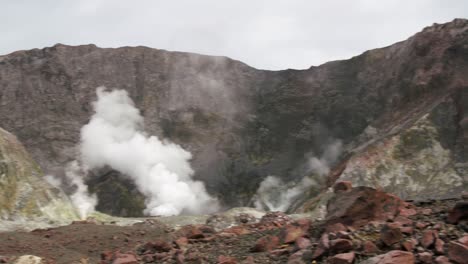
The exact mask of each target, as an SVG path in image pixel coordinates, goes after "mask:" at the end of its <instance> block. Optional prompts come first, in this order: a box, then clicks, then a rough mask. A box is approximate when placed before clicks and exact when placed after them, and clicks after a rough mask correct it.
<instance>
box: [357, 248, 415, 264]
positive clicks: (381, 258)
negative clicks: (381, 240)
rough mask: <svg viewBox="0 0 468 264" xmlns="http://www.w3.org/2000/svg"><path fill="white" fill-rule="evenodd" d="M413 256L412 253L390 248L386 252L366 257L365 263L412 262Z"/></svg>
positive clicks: (389, 263)
mask: <svg viewBox="0 0 468 264" xmlns="http://www.w3.org/2000/svg"><path fill="white" fill-rule="evenodd" d="M414 262H415V258H414V255H413V253H410V252H406V251H400V250H392V251H389V252H388V253H386V254H382V255H378V256H375V257H373V258H370V259H368V260H367V261H365V262H364V263H366V264H414Z"/></svg>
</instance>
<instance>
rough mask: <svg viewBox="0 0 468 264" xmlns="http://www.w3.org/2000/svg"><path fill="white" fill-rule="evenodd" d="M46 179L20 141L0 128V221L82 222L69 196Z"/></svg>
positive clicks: (0, 225)
mask: <svg viewBox="0 0 468 264" xmlns="http://www.w3.org/2000/svg"><path fill="white" fill-rule="evenodd" d="M43 176H44V175H43V173H42V171H41V169H40V168H39V166H38V165H37V164H36V163H35V162H34V161H33V160H32V159H31V157H30V156H29V154H28V153H27V152H26V150H25V149H24V147H23V146H22V145H21V143H20V142H18V140H17V139H16V137H15V136H13V135H11V134H10V133H8V132H6V131H5V130H3V129H1V128H0V193H1V195H0V220H11V221H16V223H18V222H21V221H28V220H32V219H38V218H44V219H47V220H54V221H65V220H73V219H79V217H78V214H77V212H76V211H75V209H74V208H73V206H72V204H71V202H70V200H69V199H68V198H67V196H66V195H65V194H64V193H63V192H62V191H61V190H59V189H57V188H54V187H53V186H51V185H50V184H48V183H47V182H46V181H45V180H44V178H43ZM1 227H2V224H0V229H1Z"/></svg>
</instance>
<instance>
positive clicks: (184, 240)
mask: <svg viewBox="0 0 468 264" xmlns="http://www.w3.org/2000/svg"><path fill="white" fill-rule="evenodd" d="M174 243H175V244H176V245H177V246H178V247H179V248H184V247H186V246H187V245H188V243H189V241H188V239H187V238H186V237H180V238H178V239H177V240H175V241H174Z"/></svg>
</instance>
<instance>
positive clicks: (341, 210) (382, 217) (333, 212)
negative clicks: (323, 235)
mask: <svg viewBox="0 0 468 264" xmlns="http://www.w3.org/2000/svg"><path fill="white" fill-rule="evenodd" d="M405 205H406V203H405V202H404V201H402V200H401V199H400V198H398V197H396V196H394V195H391V194H388V193H386V192H383V191H380V190H376V189H374V188H370V187H362V186H360V187H355V188H353V189H352V190H350V191H348V192H339V193H336V194H335V196H334V197H333V198H331V199H330V201H329V202H328V204H327V216H326V221H327V223H328V224H335V223H342V224H344V225H348V226H354V227H359V226H363V225H365V224H366V223H368V222H370V221H386V220H388V219H393V218H394V217H395V216H396V215H397V214H398V213H399V211H400V209H402V208H404V207H405Z"/></svg>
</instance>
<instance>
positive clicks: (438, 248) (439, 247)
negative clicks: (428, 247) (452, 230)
mask: <svg viewBox="0 0 468 264" xmlns="http://www.w3.org/2000/svg"><path fill="white" fill-rule="evenodd" d="M444 245H445V242H444V241H443V240H442V239H439V238H437V239H436V241H435V243H434V252H435V253H437V254H440V255H442V254H444Z"/></svg>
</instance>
